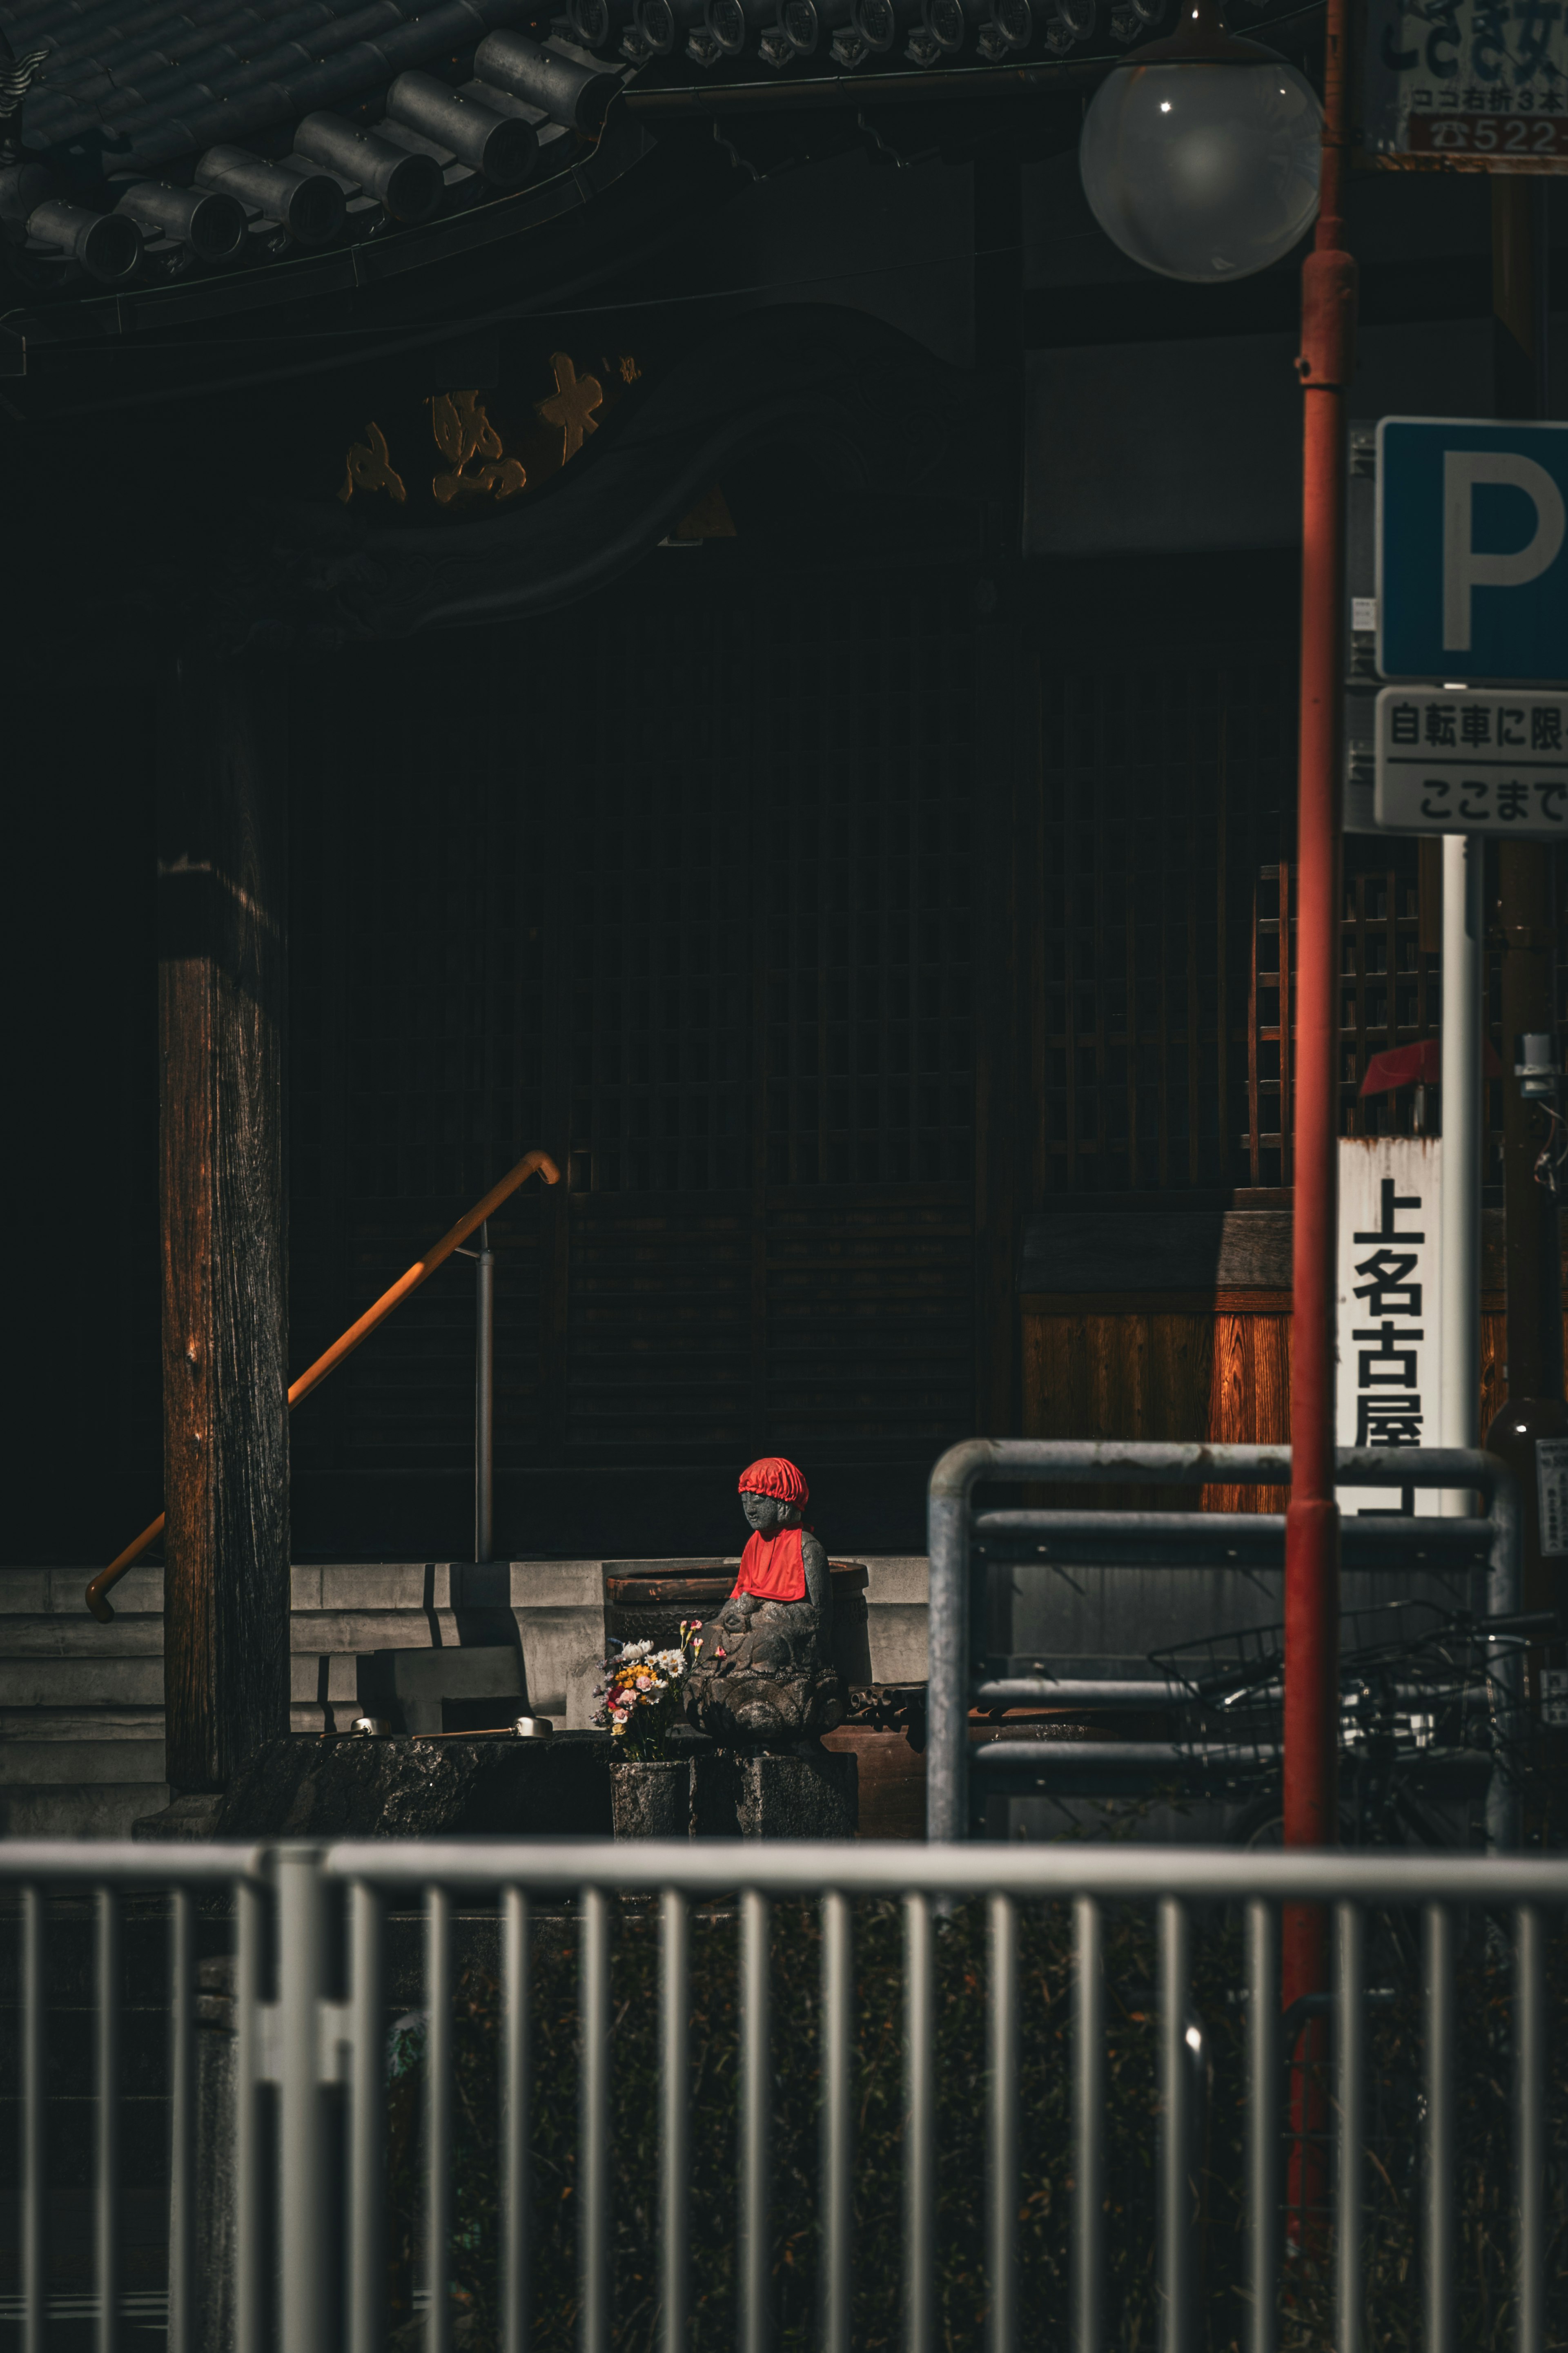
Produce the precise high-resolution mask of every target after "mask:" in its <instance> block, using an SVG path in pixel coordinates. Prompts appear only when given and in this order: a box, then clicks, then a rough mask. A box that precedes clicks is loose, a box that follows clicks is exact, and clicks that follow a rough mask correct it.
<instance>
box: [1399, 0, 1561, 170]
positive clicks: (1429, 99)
mask: <svg viewBox="0 0 1568 2353" xmlns="http://www.w3.org/2000/svg"><path fill="white" fill-rule="evenodd" d="M1361 144H1362V148H1363V152H1364V153H1366V154H1367V155H1369V156H1374V157H1377V158H1379V159H1384V158H1386V159H1387V160H1389V161H1390V162H1397V161H1398V160H1400V159H1401V158H1403V157H1405V156H1406V155H1412V156H1414V155H1421V156H1432V157H1437V158H1441V160H1442V161H1443V162H1444V163H1446V164H1449V165H1450V166H1451V167H1453V168H1455V169H1457V170H1459V171H1472V172H1476V171H1491V172H1495V171H1508V172H1562V171H1568V26H1564V23H1563V0H1371V5H1370V6H1369V8H1368V10H1367V34H1366V76H1365V83H1364V91H1363V121H1362V126H1361Z"/></svg>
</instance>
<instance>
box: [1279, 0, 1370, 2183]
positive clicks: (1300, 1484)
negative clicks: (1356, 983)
mask: <svg viewBox="0 0 1568 2353" xmlns="http://www.w3.org/2000/svg"><path fill="white" fill-rule="evenodd" d="M1348 13H1349V11H1348V0H1329V9H1328V24H1327V45H1326V51H1325V57H1324V69H1323V112H1324V123H1323V160H1322V177H1321V187H1320V198H1319V212H1318V227H1317V235H1316V237H1315V239H1314V242H1313V248H1312V251H1311V252H1310V254H1309V255H1308V257H1307V260H1306V263H1305V265H1304V267H1303V269H1302V272H1301V355H1300V359H1299V360H1298V362H1297V368H1298V370H1299V372H1300V377H1301V383H1302V386H1303V389H1304V392H1305V395H1306V399H1305V407H1306V420H1305V427H1306V429H1305V453H1304V454H1305V465H1304V470H1303V481H1302V511H1301V739H1300V786H1299V816H1298V850H1297V858H1298V874H1297V882H1296V908H1297V981H1296V1025H1297V1030H1296V1124H1295V1135H1296V1146H1295V1170H1294V1177H1295V1224H1294V1245H1293V1247H1294V1265H1293V1269H1292V1272H1293V1277H1294V1286H1295V1314H1294V1321H1293V1333H1292V1355H1291V1371H1290V1442H1291V1447H1292V1450H1293V1451H1292V1480H1291V1487H1290V1504H1289V1512H1288V1513H1287V1514H1286V1521H1285V1843H1286V1844H1287V1846H1331V1845H1333V1844H1335V1843H1336V1841H1337V1837H1338V1818H1337V1806H1336V1796H1335V1781H1336V1764H1337V1751H1338V1742H1337V1715H1338V1706H1337V1698H1338V1686H1339V1673H1338V1654H1339V1631H1340V1627H1339V1618H1340V1514H1339V1506H1338V1504H1336V1502H1335V1500H1334V1293H1335V1250H1336V1236H1335V1226H1336V1211H1337V1196H1338V1185H1337V1165H1336V1164H1337V1154H1338V1148H1339V1118H1338V1088H1337V1079H1338V1072H1337V1070H1336V1061H1337V1057H1338V1047H1339V1020H1338V1011H1339V1008H1338V1001H1337V1000H1338V987H1339V973H1338V964H1339V958H1338V955H1337V949H1338V945H1339V937H1338V935H1339V899H1340V843H1341V837H1342V821H1343V820H1342V775H1341V760H1342V740H1343V733H1344V722H1343V698H1344V679H1343V650H1344V530H1345V395H1346V389H1347V387H1348V385H1349V383H1350V378H1351V374H1352V367H1353V364H1354V362H1353V346H1354V332H1355V307H1356V266H1355V261H1354V259H1353V258H1352V255H1351V254H1350V253H1349V252H1348V251H1347V250H1346V248H1345V224H1344V218H1343V212H1342V206H1343V180H1344V169H1345V148H1346V143H1347V125H1346V112H1347V109H1346V90H1345V72H1346V67H1347V64H1348V46H1349V44H1348V34H1349V27H1348V24H1347V16H1348ZM1288 953H1289V947H1288V943H1286V942H1283V941H1282V942H1281V944H1280V954H1281V955H1282V956H1283V955H1287V954H1288ZM1283 1930H1284V1933H1283V1938H1282V1947H1281V1959H1282V1962H1283V1969H1282V1986H1281V1991H1282V1996H1283V2000H1284V2003H1285V2005H1286V2006H1287V2007H1289V2004H1290V2003H1291V2002H1293V2001H1295V2000H1298V1999H1299V1998H1300V1996H1301V1995H1303V1994H1310V1993H1318V1992H1321V1990H1323V1989H1325V1988H1326V1986H1327V1984H1328V1981H1329V1977H1328V1944H1327V1923H1326V1920H1325V1917H1324V1915H1323V1914H1322V1912H1321V1911H1312V1910H1307V1909H1303V1908H1301V1907H1295V1908H1292V1909H1290V1910H1289V1911H1287V1913H1286V1915H1285V1919H1284V1923H1283ZM1318 2039H1319V2037H1318V2035H1317V2033H1315V2032H1314V2033H1313V2035H1312V2036H1311V2038H1310V2040H1311V2042H1317V2041H1318ZM1295 2106H1296V2116H1297V2119H1298V2126H1299V2129H1300V2130H1303V2131H1306V2130H1310V2129H1312V2128H1313V2126H1314V2124H1315V2122H1316V2121H1317V2117H1316V2115H1315V2112H1316V2111H1317V2110H1318V2108H1319V2106H1320V2101H1319V2099H1318V2098H1317V2097H1314V2096H1312V2095H1311V2094H1310V2092H1309V2094H1308V2096H1307V2097H1305V2098H1303V2099H1301V2100H1300V2101H1298V2102H1297V2103H1296V2104H1295ZM1305 2155H1306V2151H1305V2146H1304V2145H1301V2144H1299V2147H1298V2156H1297V2160H1296V2162H1295V2164H1293V2166H1292V2175H1293V2180H1292V2189H1293V2190H1294V2191H1295V2192H1296V2193H1297V2196H1298V2197H1299V2198H1300V2199H1301V2200H1304V2201H1305V2202H1307V2203H1309V2204H1313V2205H1316V2204H1318V2203H1319V2202H1320V2200H1321V2185H1320V2183H1319V2181H1318V2179H1317V2175H1318V2168H1317V2166H1316V2164H1308V2163H1306V2162H1305V2161H1304V2160H1305ZM1292 2202H1293V2203H1295V2202H1296V2200H1295V2199H1293V2200H1292Z"/></svg>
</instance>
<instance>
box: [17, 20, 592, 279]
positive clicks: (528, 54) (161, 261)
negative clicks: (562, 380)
mask: <svg viewBox="0 0 1568 2353" xmlns="http://www.w3.org/2000/svg"><path fill="white" fill-rule="evenodd" d="M535 35H538V36H540V37H534V36H535ZM0 37H3V38H4V42H5V44H7V45H8V48H9V55H10V60H11V73H10V82H11V86H12V89H13V92H14V90H15V87H16V84H17V83H20V82H22V81H26V82H27V83H28V85H29V86H28V87H27V89H26V96H25V98H23V100H22V101H21V105H20V108H19V110H16V111H13V112H12V113H11V114H10V117H9V120H8V121H0V132H8V133H9V134H10V145H9V148H8V150H6V151H0V227H3V228H4V231H5V237H6V241H7V244H8V246H9V248H10V249H11V255H12V258H13V260H17V259H20V261H21V264H22V274H23V275H24V276H25V277H28V278H30V279H31V281H32V283H33V284H34V286H35V287H37V288H39V289H40V290H43V289H47V286H48V285H49V284H50V283H51V282H53V283H58V284H59V285H62V286H64V285H69V284H70V283H72V282H73V281H74V282H75V283H76V284H77V285H78V286H79V288H81V290H90V286H91V284H92V283H93V282H96V284H97V285H99V286H110V287H115V286H123V285H129V284H131V283H132V281H133V280H138V279H140V280H142V281H143V282H145V281H146V280H147V279H148V277H149V275H152V276H153V277H154V278H155V277H157V276H160V275H162V276H168V275H174V274H180V273H183V272H185V271H188V270H190V269H217V268H223V267H226V266H231V265H233V264H235V263H237V262H242V261H244V260H246V259H249V260H251V261H255V260H258V259H259V260H267V259H279V258H281V257H282V256H283V255H285V254H287V253H289V252H293V251H295V250H298V249H300V248H311V247H321V246H326V245H331V244H333V243H338V242H342V240H343V238H344V237H349V238H350V239H353V238H354V237H365V236H370V235H374V234H378V233H382V232H384V231H386V230H387V229H389V228H395V227H416V226H419V225H421V224H423V223H426V222H427V221H431V220H434V219H435V218H437V216H440V215H443V214H447V213H450V212H452V211H455V210H459V209H461V208H463V207H464V206H468V205H472V204H474V203H476V202H482V201H484V200H486V199H488V198H489V197H492V196H494V195H498V194H504V193H507V192H510V191H511V190H515V189H518V188H521V187H522V186H524V185H526V184H529V183H531V182H534V181H537V180H539V179H541V178H542V177H544V176H546V175H548V174H550V173H552V171H553V172H560V171H563V170H565V169H567V168H568V167H569V166H570V164H571V163H572V162H573V160H574V158H575V157H576V156H577V155H578V154H579V153H581V152H582V139H583V137H584V136H587V137H589V138H591V137H593V136H594V135H595V133H596V132H598V130H599V129H600V127H601V125H602V124H603V121H604V119H605V110H606V108H607V106H608V103H609V100H610V99H611V97H612V96H613V95H614V93H615V91H616V88H617V87H618V86H619V83H620V81H621V79H623V78H624V76H625V74H626V70H627V69H626V66H625V65H621V66H619V67H618V68H617V67H616V65H615V64H613V63H611V62H609V61H605V62H604V63H600V62H598V61H595V59H594V58H592V57H589V56H587V55H586V54H584V52H583V51H582V50H581V49H580V48H577V47H574V45H573V44H572V43H571V42H569V41H564V40H562V39H560V38H557V37H553V36H552V34H551V32H550V29H549V20H548V17H547V16H546V17H541V16H540V14H539V11H538V9H537V8H535V7H532V6H531V5H530V0H436V5H432V6H426V7H422V8H421V7H417V6H416V5H414V0H369V4H368V5H364V0H244V4H243V5H237V0H186V5H178V0H144V5H135V0H131V5H127V0H5V5H0ZM5 62H6V52H5V48H4V47H0V68H3V67H4V66H5ZM13 102H14V101H13ZM5 105H6V100H5V86H4V79H3V77H0V115H3V114H4V113H5ZM18 134H19V137H18Z"/></svg>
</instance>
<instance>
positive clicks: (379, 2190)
mask: <svg viewBox="0 0 1568 2353" xmlns="http://www.w3.org/2000/svg"><path fill="white" fill-rule="evenodd" d="M383 1910H384V1905H383V1903H382V1898H381V1894H380V1893H379V1891H378V1890H377V1889H376V1888H374V1887H369V1886H367V1885H366V1884H365V1883H364V1881H363V1879H356V1880H355V1881H354V1883H353V1888H352V1890H351V1891H350V1895H349V2019H350V2023H349V2042H350V2058H349V2066H350V2086H349V2103H350V2105H349V2265H348V2270H349V2277H348V2292H349V2328H348V2341H349V2353H383V2348H384V2345H385V2341H386V2321H385V2314H384V2309H383V2307H384V2300H385V2280H386V2256H385V2248H384V2243H383V2241H384V2212H385V2205H386V2170H385V2168H386V2158H385V2148H386V1988H385V1971H384V1962H383V1956H382V1914H383Z"/></svg>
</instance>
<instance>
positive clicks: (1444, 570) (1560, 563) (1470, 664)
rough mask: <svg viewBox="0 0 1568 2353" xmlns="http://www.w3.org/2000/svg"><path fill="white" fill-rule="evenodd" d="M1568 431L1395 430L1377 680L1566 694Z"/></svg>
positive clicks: (1484, 425)
mask: <svg viewBox="0 0 1568 2353" xmlns="http://www.w3.org/2000/svg"><path fill="white" fill-rule="evenodd" d="M1565 540H1568V425H1499V424H1496V423H1493V422H1491V421H1490V420H1489V419H1486V418H1455V417H1384V418H1383V419H1382V421H1381V422H1380V424H1379V426H1378V428H1377V667H1378V669H1379V670H1380V671H1381V673H1382V675H1383V676H1384V678H1429V679H1437V680H1458V681H1461V682H1462V683H1464V684H1465V685H1497V686H1511V685H1520V686H1523V685H1526V684H1534V685H1540V686H1556V685H1561V684H1563V683H1565V682H1568V548H1565V545H1564V542H1565Z"/></svg>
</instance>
